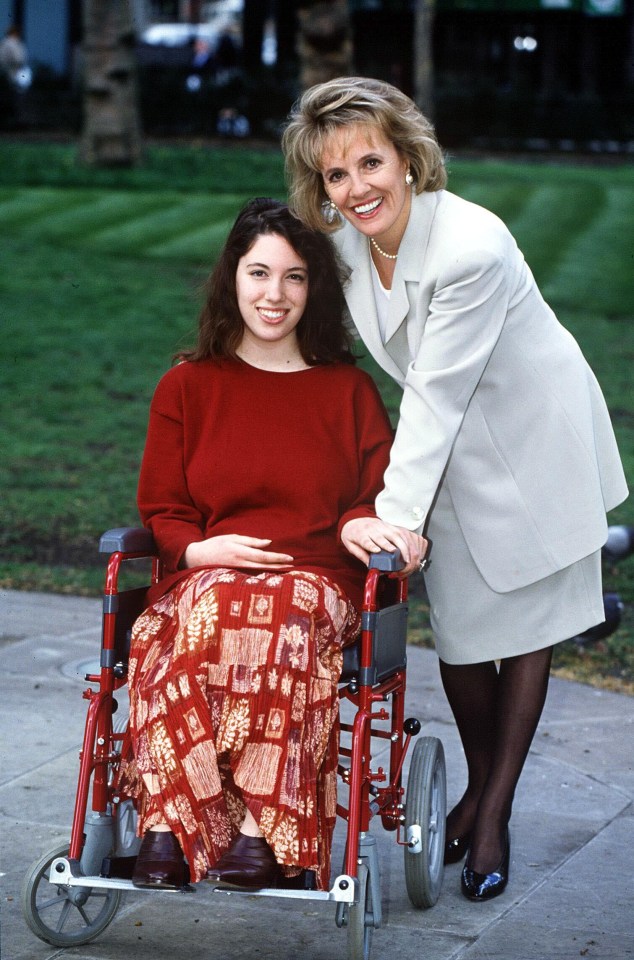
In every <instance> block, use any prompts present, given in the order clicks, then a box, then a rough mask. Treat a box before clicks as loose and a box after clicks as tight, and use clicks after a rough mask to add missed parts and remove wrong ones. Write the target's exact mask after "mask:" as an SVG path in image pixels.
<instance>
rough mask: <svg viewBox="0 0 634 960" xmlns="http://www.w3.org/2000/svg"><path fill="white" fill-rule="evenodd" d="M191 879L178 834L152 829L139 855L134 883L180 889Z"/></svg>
mask: <svg viewBox="0 0 634 960" xmlns="http://www.w3.org/2000/svg"><path fill="white" fill-rule="evenodd" d="M187 883H189V868H188V867H187V864H186V863H185V858H184V856H183V851H182V850H181V848H180V844H179V842H178V840H177V839H176V837H175V836H174V834H173V833H172V832H171V831H169V832H168V831H167V830H148V832H147V833H146V834H145V836H144V837H143V842H142V844H141V848H140V850H139V854H138V856H137V858H136V863H135V865H134V871H133V873H132V884H133V885H134V886H135V887H140V888H141V889H144V890H145V889H156V888H159V889H161V890H180V888H181V887H184V886H185V884H187Z"/></svg>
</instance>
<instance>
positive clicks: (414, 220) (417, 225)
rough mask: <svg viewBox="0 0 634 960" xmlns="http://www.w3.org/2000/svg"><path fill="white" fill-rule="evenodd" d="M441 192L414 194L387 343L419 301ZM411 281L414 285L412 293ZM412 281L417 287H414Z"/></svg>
mask: <svg viewBox="0 0 634 960" xmlns="http://www.w3.org/2000/svg"><path fill="white" fill-rule="evenodd" d="M439 196H440V194H439V193H422V194H420V195H418V196H417V195H416V194H414V195H413V196H412V207H411V210H410V215H409V220H408V222H407V227H406V228H405V234H404V236H403V239H402V240H401V245H400V248H399V255H398V260H397V261H396V270H395V271H394V279H393V281H392V294H391V297H390V312H389V316H388V324H387V329H386V344H387V347H388V350H389V348H390V340H391V338H392V337H394V335H395V333H396V331H397V330H398V329H399V327H400V326H401V324H402V323H403V321H404V320H405V319H407V315H408V313H409V311H410V309H411V307H412V305H413V304H414V303H415V302H416V293H417V289H418V284H419V283H420V281H421V278H422V274H423V269H424V267H423V265H424V261H425V254H426V252H427V245H428V243H429V235H430V233H431V227H432V223H433V220H434V215H435V213H436V207H437V205H438V198H439ZM408 284H410V288H409V295H408ZM412 284H414V285H415V286H414V287H413V288H412V286H411V285H412Z"/></svg>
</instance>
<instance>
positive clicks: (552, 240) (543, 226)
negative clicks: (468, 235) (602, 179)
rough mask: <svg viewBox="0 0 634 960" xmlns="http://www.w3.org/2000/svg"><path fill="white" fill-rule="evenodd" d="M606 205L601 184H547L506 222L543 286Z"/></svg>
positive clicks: (532, 195)
mask: <svg viewBox="0 0 634 960" xmlns="http://www.w3.org/2000/svg"><path fill="white" fill-rule="evenodd" d="M606 203H607V196H606V191H605V189H604V188H603V187H602V186H601V185H599V184H596V183H595V184H575V183H573V184H568V183H563V184H544V185H543V186H540V187H538V188H537V189H533V190H531V191H530V193H529V194H528V195H527V196H526V198H525V202H524V203H523V205H522V206H521V209H519V210H518V212H517V213H516V215H515V216H514V217H512V218H511V219H509V220H508V221H507V223H508V226H509V228H510V230H511V232H512V233H513V234H514V236H515V237H517V238H518V242H520V241H521V242H520V246H521V250H522V253H523V254H524V256H525V258H526V261H527V263H528V264H529V266H530V268H531V270H532V271H533V273H534V274H535V277H536V279H537V280H538V282H539V283H540V285H544V284H545V283H547V282H548V280H550V279H551V278H552V277H554V276H556V274H557V271H558V269H559V266H560V264H561V263H562V262H563V261H564V260H565V258H566V256H567V254H568V251H569V250H570V248H571V246H572V245H573V244H574V243H575V242H576V241H577V239H578V238H579V237H580V236H582V235H583V234H585V233H586V232H587V231H588V230H591V229H592V228H593V224H594V223H595V222H596V221H597V219H598V218H599V217H600V216H601V215H602V213H603V210H604V207H605V205H606Z"/></svg>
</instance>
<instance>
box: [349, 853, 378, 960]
mask: <svg viewBox="0 0 634 960" xmlns="http://www.w3.org/2000/svg"><path fill="white" fill-rule="evenodd" d="M358 878H359V901H358V903H351V904H350V906H349V908H348V912H347V914H348V915H347V923H346V926H347V928H348V960H369V957H370V948H371V946H372V931H373V930H374V915H373V913H372V887H371V880H370V871H369V870H368V868H367V866H366V865H365V863H360V864H359V873H358Z"/></svg>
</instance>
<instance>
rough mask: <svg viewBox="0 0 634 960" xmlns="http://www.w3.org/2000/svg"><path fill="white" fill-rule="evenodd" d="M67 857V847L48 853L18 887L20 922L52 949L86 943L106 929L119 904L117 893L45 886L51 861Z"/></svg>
mask: <svg viewBox="0 0 634 960" xmlns="http://www.w3.org/2000/svg"><path fill="white" fill-rule="evenodd" d="M67 855H68V844H67V843H65V844H62V845H61V846H57V847H54V848H53V849H52V850H49V852H48V853H46V854H44V856H43V857H42V858H41V859H40V860H38V861H37V863H35V864H33V866H32V867H31V869H30V871H29V872H28V873H27V875H26V877H25V878H24V883H23V885H22V910H23V913H24V919H25V920H26V922H27V924H28V926H29V927H30V929H31V930H32V931H33V933H34V934H35V936H36V937H39V938H40V940H44V942H45V943H51V944H53V946H56V947H73V946H77V945H80V944H82V943H90V941H91V940H94V939H95V938H96V937H98V936H99V934H100V933H101V932H102V931H103V930H105V929H106V927H107V926H108V924H109V923H110V921H111V920H112V918H113V917H114V915H115V913H116V912H117V908H118V906H119V902H120V900H121V891H120V890H106V889H94V888H91V887H68V886H65V885H64V884H57V885H56V884H54V883H49V876H50V868H51V864H52V862H53V860H55V859H56V858H57V857H65V856H67Z"/></svg>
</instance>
